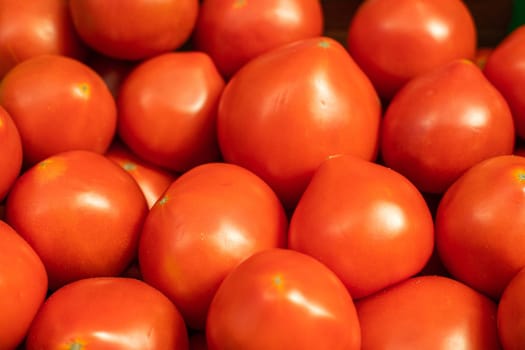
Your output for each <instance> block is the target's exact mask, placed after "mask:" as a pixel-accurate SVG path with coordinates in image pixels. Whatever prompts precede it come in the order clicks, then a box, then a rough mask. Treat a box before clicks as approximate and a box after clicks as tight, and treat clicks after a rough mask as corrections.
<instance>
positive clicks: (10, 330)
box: [0, 221, 47, 349]
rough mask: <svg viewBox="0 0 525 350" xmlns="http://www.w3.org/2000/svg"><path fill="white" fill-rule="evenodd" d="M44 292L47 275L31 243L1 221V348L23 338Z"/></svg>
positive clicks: (14, 344)
mask: <svg viewBox="0 0 525 350" xmlns="http://www.w3.org/2000/svg"><path fill="white" fill-rule="evenodd" d="M46 292H47V275H46V270H45V269H44V265H43V264H42V261H41V260H40V258H39V257H38V255H37V254H36V253H35V251H34V250H33V249H32V248H31V246H30V245H29V244H28V243H27V242H26V241H25V240H24V239H23V238H22V237H20V236H19V235H18V234H17V233H16V232H15V230H13V229H12V228H11V227H10V226H9V225H7V224H6V223H5V222H3V221H0V310H2V312H1V313H0V349H14V348H15V347H16V346H17V345H18V344H20V343H21V342H22V340H23V339H24V337H25V335H26V333H27V331H28V329H29V326H30V324H31V322H32V320H33V318H34V317H35V315H36V313H37V311H38V309H39V308H40V305H41V304H42V303H43V302H44V298H45V296H46Z"/></svg>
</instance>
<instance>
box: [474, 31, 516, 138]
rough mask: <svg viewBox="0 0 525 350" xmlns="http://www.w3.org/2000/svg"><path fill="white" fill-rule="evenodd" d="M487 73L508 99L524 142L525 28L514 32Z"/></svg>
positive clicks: (494, 54)
mask: <svg viewBox="0 0 525 350" xmlns="http://www.w3.org/2000/svg"><path fill="white" fill-rule="evenodd" d="M484 73H485V75H486V76H487V78H488V79H489V80H490V81H491V82H492V84H494V86H496V88H497V89H498V90H499V91H500V92H501V93H502V94H503V96H505V98H506V100H507V102H508V103H509V106H510V108H511V110H512V114H513V117H514V123H515V125H516V133H517V135H518V136H519V137H521V138H523V139H525V92H524V91H523V88H522V87H523V84H524V83H525V25H524V26H521V27H519V28H518V29H516V30H514V31H513V32H512V33H511V34H509V35H508V37H507V38H505V39H504V40H503V41H502V42H501V43H500V44H499V45H498V46H497V47H496V48H495V49H494V51H493V52H492V54H491V55H490V57H489V58H488V60H487V63H486V65H485V69H484Z"/></svg>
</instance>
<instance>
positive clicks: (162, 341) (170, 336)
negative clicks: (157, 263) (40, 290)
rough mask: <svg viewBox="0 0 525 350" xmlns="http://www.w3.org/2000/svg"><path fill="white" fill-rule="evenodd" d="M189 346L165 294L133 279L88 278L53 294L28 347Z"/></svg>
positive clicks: (154, 349)
mask: <svg viewBox="0 0 525 350" xmlns="http://www.w3.org/2000/svg"><path fill="white" fill-rule="evenodd" d="M89 348H94V349H107V350H135V349H136V350H144V349H149V350H175V349H176V350H187V349H188V335H187V332H186V327H185V325H184V321H183V320H182V317H181V315H180V313H179V312H178V310H177V308H176V307H175V306H174V305H173V303H171V302H170V301H169V299H168V298H166V297H165V296H164V295H163V294H162V293H160V292H159V291H158V290H156V289H154V288H153V287H151V286H149V285H147V284H146V283H144V282H141V281H138V280H136V279H129V278H115V277H105V278H88V279H83V280H80V281H76V282H73V283H70V284H68V285H66V286H64V287H62V288H60V289H59V290H57V291H56V292H55V293H53V294H52V295H51V296H50V297H49V298H48V299H47V300H46V302H45V303H44V305H43V306H42V308H41V309H40V310H39V312H38V314H37V316H36V318H35V321H34V322H33V324H32V325H31V329H30V330H29V333H28V338H27V347H26V349H27V350H41V349H68V350H76V349H89Z"/></svg>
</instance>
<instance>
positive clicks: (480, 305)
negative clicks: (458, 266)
mask: <svg viewBox="0 0 525 350" xmlns="http://www.w3.org/2000/svg"><path fill="white" fill-rule="evenodd" d="M356 308H357V313H358V317H359V322H360V324H361V330H362V331H361V334H362V343H363V345H362V347H361V349H362V350H376V349H426V350H457V349H476V350H497V349H500V345H499V342H498V335H497V327H496V304H495V303H494V302H493V301H492V300H490V299H489V298H487V297H486V296H484V295H482V294H480V293H478V292H476V291H475V290H473V289H471V288H469V287H468V286H466V285H464V284H462V283H460V282H458V281H456V280H453V279H451V278H446V277H441V276H421V277H414V278H411V279H408V280H406V281H404V282H402V283H400V284H397V285H395V286H392V287H389V288H387V289H386V290H384V291H382V292H380V293H377V294H374V295H372V296H369V297H367V298H364V299H361V300H359V301H357V302H356Z"/></svg>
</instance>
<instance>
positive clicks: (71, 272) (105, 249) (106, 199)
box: [6, 151, 147, 289]
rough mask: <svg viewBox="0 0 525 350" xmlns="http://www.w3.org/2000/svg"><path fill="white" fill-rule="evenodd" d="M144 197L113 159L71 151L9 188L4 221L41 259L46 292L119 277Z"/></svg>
mask: <svg viewBox="0 0 525 350" xmlns="http://www.w3.org/2000/svg"><path fill="white" fill-rule="evenodd" d="M146 214H147V205H146V200H145V198H144V195H143V194H142V191H141V190H140V188H139V186H138V185H137V183H136V182H135V180H133V178H132V177H131V176H130V175H129V174H128V173H127V172H126V171H125V170H124V169H122V168H121V167H119V166H118V165H117V164H115V163H114V162H113V161H111V160H109V159H107V158H105V157H104V156H103V155H100V154H98V153H94V152H89V151H69V152H64V153H60V154H57V155H55V156H52V157H49V158H47V159H45V160H43V161H41V162H40V163H38V164H36V165H35V166H33V167H32V168H30V169H29V170H27V171H26V172H25V173H24V174H23V175H22V176H20V177H19V178H18V179H17V181H16V182H15V184H14V186H13V188H12V190H11V192H10V193H9V195H8V197H7V202H6V221H7V222H8V223H9V224H11V225H12V226H13V228H14V229H15V230H16V231H17V232H18V233H19V234H20V235H21V236H22V237H24V238H25V239H26V240H27V241H28V242H29V244H30V245H31V246H32V247H33V249H35V251H36V252H37V253H38V255H39V256H40V257H41V259H42V261H43V263H44V265H45V267H46V270H47V273H48V276H49V286H50V288H51V289H56V288H58V287H60V286H62V285H64V284H66V283H68V282H71V281H74V280H77V279H80V278H84V277H92V276H113V275H118V274H120V273H121V272H122V271H123V270H124V269H125V268H126V267H127V266H128V265H129V263H130V262H131V260H132V259H133V258H134V257H135V254H136V248H137V243H138V238H139V234H140V230H141V228H142V222H143V220H144V218H145V216H146Z"/></svg>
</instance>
